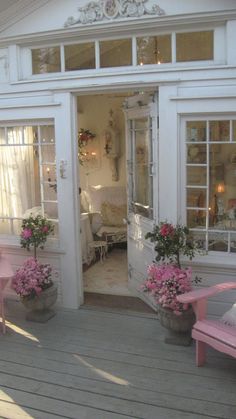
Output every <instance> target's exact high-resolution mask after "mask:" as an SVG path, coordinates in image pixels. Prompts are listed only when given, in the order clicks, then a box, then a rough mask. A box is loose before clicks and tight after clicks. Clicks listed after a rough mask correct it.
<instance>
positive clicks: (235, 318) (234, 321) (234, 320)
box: [221, 303, 236, 327]
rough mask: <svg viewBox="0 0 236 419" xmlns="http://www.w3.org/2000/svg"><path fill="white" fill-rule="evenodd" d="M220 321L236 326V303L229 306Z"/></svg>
mask: <svg viewBox="0 0 236 419" xmlns="http://www.w3.org/2000/svg"><path fill="white" fill-rule="evenodd" d="M221 321H222V322H223V323H225V324H228V325H229V326H235V327H236V303H235V304H234V305H233V306H232V307H231V309H230V310H228V311H226V313H225V314H224V315H223V316H222V318H221Z"/></svg>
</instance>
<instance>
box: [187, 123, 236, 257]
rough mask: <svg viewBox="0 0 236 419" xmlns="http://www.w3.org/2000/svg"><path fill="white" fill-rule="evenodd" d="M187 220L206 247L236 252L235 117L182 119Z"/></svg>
mask: <svg viewBox="0 0 236 419" xmlns="http://www.w3.org/2000/svg"><path fill="white" fill-rule="evenodd" d="M185 139H186V142H185V143H186V207H187V224H188V226H189V227H190V228H191V229H193V232H194V234H195V236H196V238H197V239H198V240H199V242H200V243H201V245H202V247H203V248H204V249H206V250H207V251H223V252H228V253H230V252H231V253H232V252H233V253H235V252H236V120H232V119H229V118H224V119H218V118H217V119H216V118H215V119H212V120H204V119H202V120H197V121H194V120H189V121H187V122H186V136H185Z"/></svg>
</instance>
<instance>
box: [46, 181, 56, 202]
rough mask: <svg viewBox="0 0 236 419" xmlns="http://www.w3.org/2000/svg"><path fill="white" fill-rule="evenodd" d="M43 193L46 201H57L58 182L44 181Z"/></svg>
mask: <svg viewBox="0 0 236 419" xmlns="http://www.w3.org/2000/svg"><path fill="white" fill-rule="evenodd" d="M43 193H44V199H45V201H57V182H56V181H54V182H52V181H50V182H49V183H44V184H43Z"/></svg>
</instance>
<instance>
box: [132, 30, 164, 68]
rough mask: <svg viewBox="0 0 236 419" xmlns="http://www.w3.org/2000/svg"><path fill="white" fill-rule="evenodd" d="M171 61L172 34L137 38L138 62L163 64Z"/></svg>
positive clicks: (142, 63) (140, 63) (141, 63)
mask: <svg viewBox="0 0 236 419" xmlns="http://www.w3.org/2000/svg"><path fill="white" fill-rule="evenodd" d="M170 62H171V35H161V36H145V37H142V38H137V63H138V64H139V65H144V64H162V63H170Z"/></svg>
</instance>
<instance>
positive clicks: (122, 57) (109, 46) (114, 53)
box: [99, 39, 132, 67]
mask: <svg viewBox="0 0 236 419" xmlns="http://www.w3.org/2000/svg"><path fill="white" fill-rule="evenodd" d="M99 48H100V67H120V66H126V65H132V42H131V39H118V40H114V41H100V42H99Z"/></svg>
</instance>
